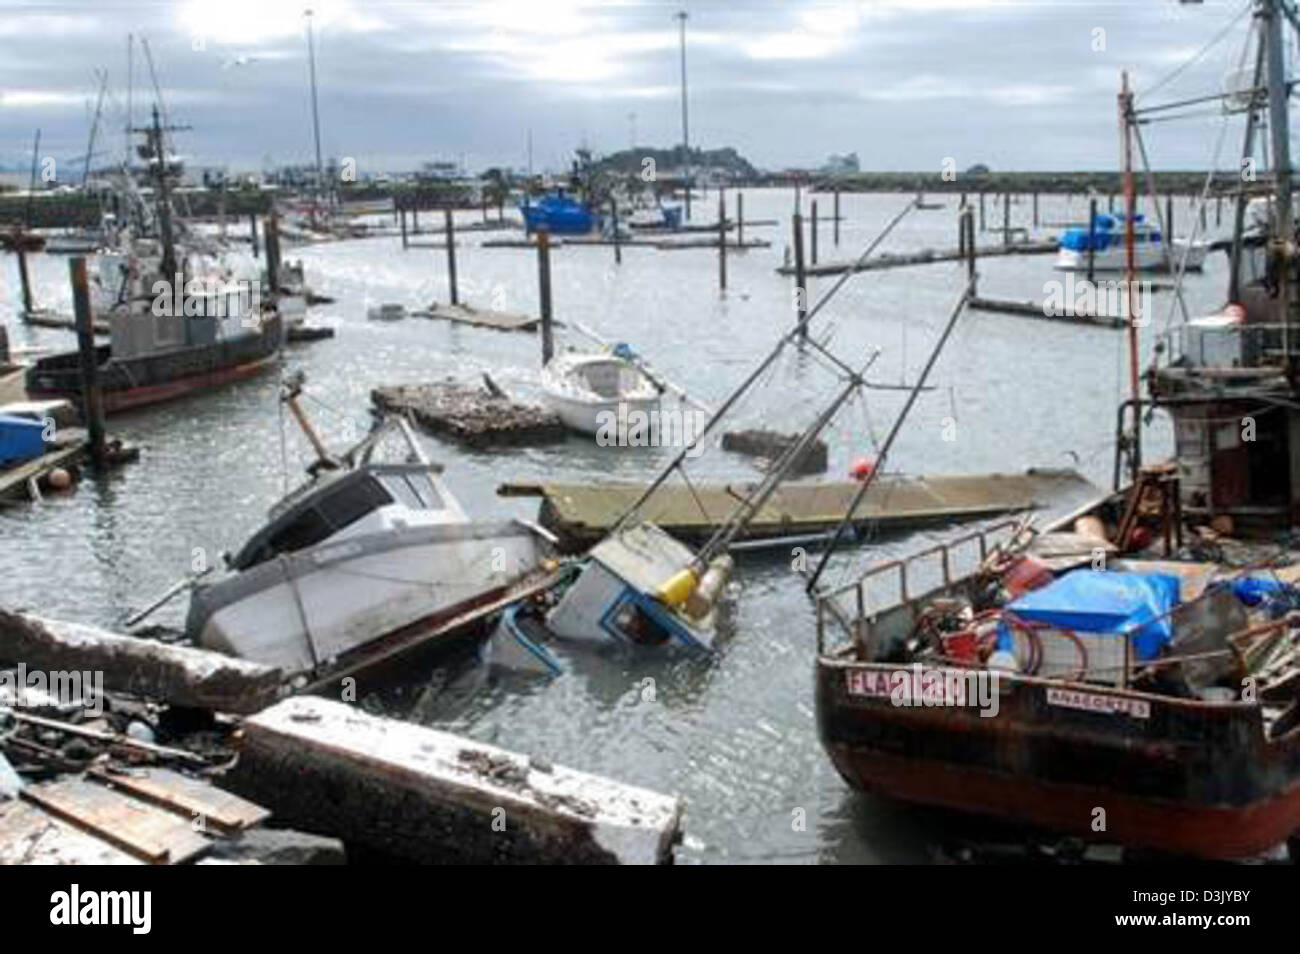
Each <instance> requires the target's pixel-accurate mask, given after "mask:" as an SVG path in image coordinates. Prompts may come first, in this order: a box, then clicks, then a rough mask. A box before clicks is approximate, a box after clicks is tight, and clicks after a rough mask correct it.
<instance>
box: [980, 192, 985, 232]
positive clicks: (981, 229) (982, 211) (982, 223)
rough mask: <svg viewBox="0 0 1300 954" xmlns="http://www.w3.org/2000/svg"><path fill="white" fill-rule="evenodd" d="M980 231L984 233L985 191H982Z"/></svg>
mask: <svg viewBox="0 0 1300 954" xmlns="http://www.w3.org/2000/svg"><path fill="white" fill-rule="evenodd" d="M980 231H981V232H983V231H984V190H983V189H981V190H980Z"/></svg>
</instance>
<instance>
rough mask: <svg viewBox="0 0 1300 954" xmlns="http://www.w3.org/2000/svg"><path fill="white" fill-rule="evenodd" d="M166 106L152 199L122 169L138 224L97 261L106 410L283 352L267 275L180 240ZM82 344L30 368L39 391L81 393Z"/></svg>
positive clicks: (248, 370) (173, 392)
mask: <svg viewBox="0 0 1300 954" xmlns="http://www.w3.org/2000/svg"><path fill="white" fill-rule="evenodd" d="M171 128H173V127H164V125H163V124H162V122H161V120H160V118H159V111H158V107H157V106H156V105H155V107H154V109H153V121H152V123H151V124H150V125H149V126H146V127H143V128H140V129H137V130H136V132H138V133H140V134H142V135H143V136H144V137H145V144H144V146H143V147H142V148H141V156H142V158H145V159H146V160H147V161H148V164H149V169H150V175H151V177H152V180H153V196H152V208H151V209H149V208H147V205H146V203H145V202H144V201H143V199H142V197H141V196H140V193H139V192H138V191H137V190H136V189H135V188H134V186H133V184H132V183H131V181H130V176H129V175H126V176H124V180H125V181H124V182H123V184H122V189H121V192H120V194H121V195H122V200H121V202H120V204H119V207H120V208H126V209H131V210H132V215H131V219H130V221H131V223H132V227H131V230H130V232H129V234H128V235H127V236H125V237H124V239H123V244H122V246H121V247H120V249H119V250H118V251H117V252H115V253H110V254H105V255H103V256H101V257H100V261H99V263H98V275H97V280H96V282H95V283H94V284H95V293H94V297H95V301H96V304H97V306H98V308H97V310H98V312H99V314H106V316H107V318H108V321H109V326H110V342H109V344H108V345H100V346H99V347H98V348H97V354H98V357H99V361H100V367H99V375H98V376H99V382H100V386H101V387H102V389H103V394H104V410H105V411H106V412H108V413H114V412H118V411H125V410H129V409H132V408H137V407H142V406H145V405H149V404H154V403H157V402H160V401H166V400H171V399H173V398H177V397H181V396H183V395H186V394H190V393H193V392H196V391H201V390H206V389H208V388H212V387H217V386H220V385H224V384H227V383H230V382H232V381H238V380H241V379H243V378H247V377H249V376H251V375H255V374H259V373H261V372H262V371H264V370H266V369H268V368H269V367H271V365H272V364H273V363H274V361H275V360H276V357H277V355H278V354H279V352H280V346H281V342H282V337H283V332H282V325H281V321H280V318H279V315H278V313H277V312H276V311H275V309H274V307H273V304H272V303H271V302H270V301H268V302H266V303H265V305H266V308H265V309H264V308H263V304H264V303H263V302H262V300H261V294H260V282H259V281H256V280H247V279H242V280H241V279H238V278H237V277H236V276H235V274H234V273H233V271H232V270H231V269H230V268H228V267H226V266H224V265H223V264H222V263H221V262H220V261H219V260H218V259H217V257H216V256H214V255H213V254H212V252H213V249H211V248H209V247H208V246H207V245H206V244H204V243H199V242H189V241H186V242H181V241H179V240H178V236H177V228H176V223H175V218H174V209H173V202H172V188H173V183H174V181H175V178H176V169H175V167H174V165H173V164H172V163H171V162H170V161H169V159H168V156H169V153H168V151H167V149H166V144H165V138H164V133H165V132H166V131H168V130H169V129H171ZM80 360H81V358H80V355H79V353H78V352H75V351H72V352H64V353H60V354H54V355H49V356H47V357H43V358H40V359H39V360H37V361H36V362H35V364H33V365H32V367H31V368H30V369H29V370H28V373H27V390H28V393H29V394H30V395H31V396H32V397H33V398H34V399H53V398H67V399H70V400H72V401H73V402H74V403H80V400H81V386H82V385H81V370H80Z"/></svg>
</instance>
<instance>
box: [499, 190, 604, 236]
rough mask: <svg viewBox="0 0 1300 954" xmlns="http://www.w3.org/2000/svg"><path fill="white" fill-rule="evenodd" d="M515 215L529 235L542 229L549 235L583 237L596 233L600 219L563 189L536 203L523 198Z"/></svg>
mask: <svg viewBox="0 0 1300 954" xmlns="http://www.w3.org/2000/svg"><path fill="white" fill-rule="evenodd" d="M519 211H520V212H521V213H522V214H523V217H524V227H525V229H526V230H527V231H529V232H535V231H537V230H538V229H541V228H545V229H546V230H547V231H548V232H549V233H550V234H552V235H587V234H589V233H591V232H596V231H599V230H600V225H601V217H600V215H598V214H597V213H595V212H593V211H592V210H591V209H590V208H588V207H587V205H586V204H584V203H582V202H579V201H578V200H577V199H575V198H573V196H571V195H569V194H568V193H566V192H565V191H564V190H563V189H557V190H556V191H554V192H549V193H547V194H546V195H544V196H541V197H540V198H537V199H530V198H528V197H525V199H524V201H523V203H522V204H521V205H520V206H519Z"/></svg>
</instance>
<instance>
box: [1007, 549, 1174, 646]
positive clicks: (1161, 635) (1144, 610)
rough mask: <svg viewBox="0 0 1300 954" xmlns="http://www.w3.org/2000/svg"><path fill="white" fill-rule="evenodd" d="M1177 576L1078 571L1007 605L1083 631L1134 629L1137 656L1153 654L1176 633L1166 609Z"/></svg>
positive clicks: (1028, 615)
mask: <svg viewBox="0 0 1300 954" xmlns="http://www.w3.org/2000/svg"><path fill="white" fill-rule="evenodd" d="M1178 597H1179V583H1178V577H1176V576H1170V575H1168V574H1164V573H1114V572H1108V571H1105V570H1075V571H1074V572H1072V573H1067V574H1066V575H1065V576H1062V577H1060V578H1059V579H1056V580H1054V581H1052V582H1051V583H1049V584H1048V585H1047V586H1044V587H1042V588H1041V589H1037V590H1031V591H1030V592H1028V593H1026V594H1025V595H1024V596H1022V597H1020V598H1019V599H1017V600H1015V601H1013V602H1011V603H1009V604H1007V609H1008V610H1010V611H1011V612H1012V613H1014V614H1015V615H1016V616H1019V617H1020V618H1021V619H1024V620H1031V621H1033V622H1038V623H1045V624H1047V625H1051V626H1059V627H1061V628H1062V629H1072V630H1076V631H1078V632H1084V633H1114V634H1116V635H1122V634H1126V633H1131V634H1132V637H1133V651H1134V654H1135V655H1136V656H1137V658H1138V659H1143V660H1145V659H1153V658H1155V657H1156V656H1158V655H1159V654H1160V649H1161V647H1163V646H1164V645H1165V644H1166V643H1168V642H1169V640H1170V639H1171V638H1172V636H1173V628H1172V625H1171V623H1170V621H1169V618H1168V613H1169V611H1170V610H1172V609H1173V608H1174V607H1175V606H1176V605H1177V604H1178Z"/></svg>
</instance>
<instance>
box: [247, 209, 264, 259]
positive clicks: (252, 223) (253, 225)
mask: <svg viewBox="0 0 1300 954" xmlns="http://www.w3.org/2000/svg"><path fill="white" fill-rule="evenodd" d="M248 232H249V235H251V236H252V238H251V241H252V243H253V258H257V257H258V256H259V255H261V254H262V253H261V250H260V249H259V248H258V244H259V243H258V241H257V213H256V212H249V213H248Z"/></svg>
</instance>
